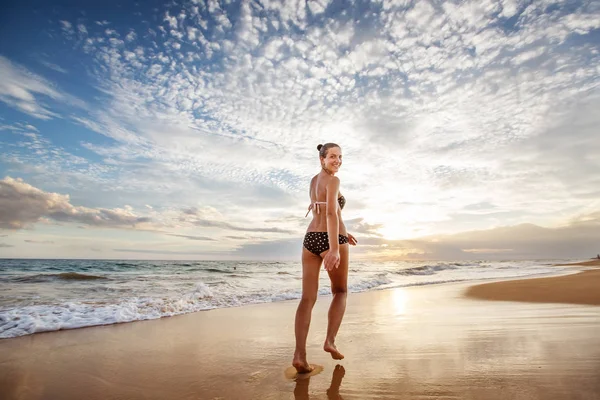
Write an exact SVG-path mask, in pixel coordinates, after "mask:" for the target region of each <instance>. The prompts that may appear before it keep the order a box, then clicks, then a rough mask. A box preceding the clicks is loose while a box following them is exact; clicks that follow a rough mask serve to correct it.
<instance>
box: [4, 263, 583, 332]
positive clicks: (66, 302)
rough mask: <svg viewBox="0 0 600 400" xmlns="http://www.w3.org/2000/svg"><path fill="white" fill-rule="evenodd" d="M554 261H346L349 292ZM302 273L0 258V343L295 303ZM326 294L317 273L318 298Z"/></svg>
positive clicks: (543, 270) (238, 266)
mask: <svg viewBox="0 0 600 400" xmlns="http://www.w3.org/2000/svg"><path fill="white" fill-rule="evenodd" d="M573 261H576V260H573ZM559 262H561V263H564V262H565V260H528V261H522V260H519V261H468V262H467V261H457V262H433V261H386V262H352V261H351V263H350V271H349V279H348V289H349V292H351V293H355V292H363V291H367V290H381V289H387V288H395V287H407V286H419V285H434V284H440V283H446V282H460V281H481V280H486V279H499V278H515V277H533V276H543V275H548V274H560V273H565V272H567V271H568V272H574V271H576V270H577V269H575V268H574V267H555V266H552V265H553V264H555V263H559ZM580 269H585V268H584V267H581V268H580ZM301 270H302V267H301V264H300V262H240V261H130V260H123V261H118V260H31V259H0V338H11V337H16V336H23V335H29V334H34V333H38V332H47V331H56V330H61V329H74V328H81V327H86V326H95V325H108V324H117V323H124V322H131V321H139V320H147V319H155V318H162V317H168V316H173V315H179V314H186V313H191V312H197V311H204V310H210V309H215V308H224V307H238V306H243V305H246V304H256V303H267V302H275V301H284V300H293V299H299V298H300V296H301V277H302V274H301ZM329 293H330V291H329V278H328V276H327V273H326V272H325V271H322V272H321V279H320V284H319V294H320V295H328V294H329Z"/></svg>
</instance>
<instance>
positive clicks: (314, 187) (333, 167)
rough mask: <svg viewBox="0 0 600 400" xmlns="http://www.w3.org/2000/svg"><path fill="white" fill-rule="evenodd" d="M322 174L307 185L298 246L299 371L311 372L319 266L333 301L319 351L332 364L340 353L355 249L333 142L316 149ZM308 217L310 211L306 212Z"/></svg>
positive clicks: (295, 362)
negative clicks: (307, 219)
mask: <svg viewBox="0 0 600 400" xmlns="http://www.w3.org/2000/svg"><path fill="white" fill-rule="evenodd" d="M317 150H319V158H320V160H321V172H319V173H318V174H317V175H315V176H314V177H313V178H312V180H311V181H310V202H311V204H310V206H309V207H308V212H310V211H312V215H313V220H312V221H311V223H310V225H309V226H308V229H307V232H306V236H305V237H304V247H303V248H302V299H301V300H300V304H299V305H298V310H297V311H296V351H295V353H294V360H293V362H292V364H293V365H294V367H295V368H296V370H297V371H298V372H299V373H306V372H310V371H312V370H313V367H311V366H310V365H309V364H308V361H307V360H306V337H307V336H308V329H309V327H310V317H311V313H312V309H313V306H314V305H315V302H316V301H317V292H318V289H319V272H320V269H321V264H323V263H324V264H325V270H326V271H327V273H328V274H329V279H330V280H331V292H332V294H333V299H332V300H331V306H330V307H329V314H328V324H327V337H326V338H325V344H324V345H323V350H325V351H326V352H328V353H330V354H331V357H332V358H333V359H335V360H341V359H342V358H344V355H343V354H342V353H340V352H339V351H338V349H337V348H336V346H335V337H336V335H337V332H338V329H339V328H340V324H341V323H342V318H343V317H344V311H345V310H346V295H347V290H348V253H349V251H348V245H349V244H351V245H353V246H355V245H356V239H355V238H354V236H352V235H350V234H349V233H347V232H346V227H345V226H344V222H343V221H342V209H343V208H344V205H345V204H346V199H345V198H344V196H342V195H341V194H340V190H339V189H340V179H339V178H338V177H337V176H335V174H336V173H337V172H338V171H339V170H340V167H341V166H342V149H341V148H340V146H338V145H337V144H335V143H326V144H325V145H321V144H320V145H318V146H317ZM306 215H308V213H307V214H306Z"/></svg>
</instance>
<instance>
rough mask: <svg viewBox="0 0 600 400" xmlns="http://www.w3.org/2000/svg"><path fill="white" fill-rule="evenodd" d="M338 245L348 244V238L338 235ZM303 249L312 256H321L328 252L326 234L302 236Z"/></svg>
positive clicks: (314, 233) (307, 233) (313, 233)
mask: <svg viewBox="0 0 600 400" xmlns="http://www.w3.org/2000/svg"><path fill="white" fill-rule="evenodd" d="M338 238H339V239H338V240H339V244H345V243H348V237H347V236H343V235H338ZM304 247H305V248H306V250H308V251H310V252H311V253H313V254H316V255H318V256H319V255H321V253H322V252H324V251H327V250H329V237H328V236H327V232H306V236H304Z"/></svg>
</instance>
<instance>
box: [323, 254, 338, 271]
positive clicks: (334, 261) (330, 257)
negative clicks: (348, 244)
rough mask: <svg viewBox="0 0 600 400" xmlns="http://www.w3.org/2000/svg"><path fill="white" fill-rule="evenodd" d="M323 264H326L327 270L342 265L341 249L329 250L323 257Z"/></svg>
mask: <svg viewBox="0 0 600 400" xmlns="http://www.w3.org/2000/svg"><path fill="white" fill-rule="evenodd" d="M323 264H325V270H326V271H333V269H334V268H337V267H339V266H340V251H339V250H329V251H328V252H327V254H325V258H324V259H323Z"/></svg>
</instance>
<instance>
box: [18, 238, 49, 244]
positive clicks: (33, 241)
mask: <svg viewBox="0 0 600 400" xmlns="http://www.w3.org/2000/svg"><path fill="white" fill-rule="evenodd" d="M24 242H26V243H36V244H54V242H53V241H52V240H29V239H25V240H24Z"/></svg>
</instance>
